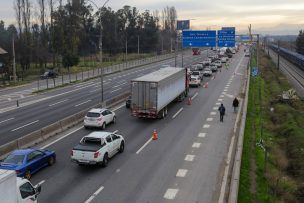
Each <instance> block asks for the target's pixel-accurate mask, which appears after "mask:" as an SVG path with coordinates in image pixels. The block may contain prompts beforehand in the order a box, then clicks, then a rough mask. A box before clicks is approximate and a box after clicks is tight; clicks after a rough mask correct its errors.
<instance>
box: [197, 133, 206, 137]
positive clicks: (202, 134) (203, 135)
mask: <svg viewBox="0 0 304 203" xmlns="http://www.w3.org/2000/svg"><path fill="white" fill-rule="evenodd" d="M197 137H203V138H204V137H206V133H199V134H198V136H197Z"/></svg>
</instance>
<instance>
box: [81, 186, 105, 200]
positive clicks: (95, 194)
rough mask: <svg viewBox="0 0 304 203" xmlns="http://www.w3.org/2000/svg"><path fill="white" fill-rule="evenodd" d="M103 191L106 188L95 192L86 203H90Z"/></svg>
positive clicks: (101, 187) (100, 188)
mask: <svg viewBox="0 0 304 203" xmlns="http://www.w3.org/2000/svg"><path fill="white" fill-rule="evenodd" d="M103 189H104V187H103V186H100V187H99V188H98V190H96V192H94V194H93V195H92V196H90V198H89V199H87V201H85V203H90V202H91V201H92V200H93V199H94V198H95V197H96V196H97V195H98V194H99V193H100V192H101V191H102V190H103Z"/></svg>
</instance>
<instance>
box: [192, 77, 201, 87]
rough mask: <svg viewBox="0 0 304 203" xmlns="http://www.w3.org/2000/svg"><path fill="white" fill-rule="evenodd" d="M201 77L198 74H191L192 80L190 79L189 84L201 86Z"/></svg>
mask: <svg viewBox="0 0 304 203" xmlns="http://www.w3.org/2000/svg"><path fill="white" fill-rule="evenodd" d="M201 82H202V81H201V78H200V76H198V75H191V76H190V81H189V86H195V87H199V86H201Z"/></svg>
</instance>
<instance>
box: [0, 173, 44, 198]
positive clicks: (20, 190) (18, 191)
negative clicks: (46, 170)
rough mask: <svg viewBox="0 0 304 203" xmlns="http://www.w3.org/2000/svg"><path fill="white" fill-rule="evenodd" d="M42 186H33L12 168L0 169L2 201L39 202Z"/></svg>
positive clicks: (0, 195)
mask: <svg viewBox="0 0 304 203" xmlns="http://www.w3.org/2000/svg"><path fill="white" fill-rule="evenodd" d="M40 191H41V186H40V185H38V186H37V187H33V185H32V184H31V183H30V181H29V180H27V179H24V178H19V177H17V176H16V172H15V171H12V170H3V169H0V197H1V200H0V202H1V203H37V196H38V195H39V193H40Z"/></svg>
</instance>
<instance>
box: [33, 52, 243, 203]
mask: <svg viewBox="0 0 304 203" xmlns="http://www.w3.org/2000/svg"><path fill="white" fill-rule="evenodd" d="M247 63H248V58H247V57H246V58H245V57H244V52H242V51H240V52H238V53H237V54H235V55H234V57H233V58H232V59H231V61H230V62H229V68H228V69H226V68H225V67H223V68H222V69H221V72H218V73H216V74H214V75H213V77H210V78H209V79H208V80H207V79H206V80H204V83H205V84H206V83H207V82H208V87H207V86H206V85H205V87H207V88H204V87H199V88H191V91H190V95H191V97H192V103H191V105H188V104H187V101H183V102H180V103H172V104H171V105H170V106H169V109H168V116H167V117H166V118H164V119H155V120H151V119H138V118H135V117H132V116H131V113H130V111H129V110H128V109H125V108H124V106H121V107H118V108H116V109H114V110H115V112H116V115H117V119H118V120H117V123H116V124H112V125H109V126H108V127H107V128H106V131H110V132H114V131H117V133H118V134H121V135H123V136H124V138H125V140H126V148H125V151H124V153H122V154H117V155H116V156H115V157H114V158H112V159H111V160H110V162H109V165H108V166H107V167H106V168H101V167H95V166H84V167H80V166H78V165H77V164H75V163H72V162H71V161H70V151H71V149H72V148H73V146H75V145H76V144H77V143H78V142H79V140H80V139H81V138H82V137H83V136H85V135H87V134H88V133H90V132H91V131H92V130H85V129H84V128H83V126H82V125H79V126H77V127H75V128H73V129H71V130H70V132H67V133H65V134H64V135H60V136H58V137H56V138H53V140H50V141H49V142H48V143H43V144H42V145H41V146H44V147H45V148H47V149H51V150H55V151H56V154H57V162H56V164H54V165H53V166H51V167H47V168H45V169H43V170H42V171H40V172H39V173H37V174H35V175H34V176H33V178H32V182H33V183H34V184H37V183H39V182H40V183H42V192H41V194H40V195H39V201H40V202H44V203H48V202H50V203H51V202H52V203H53V202H64V203H67V202H73V203H78V202H79V203H80V202H82V203H83V202H86V203H89V202H96V203H98V202H115V203H120V202H123V203H136V202H138V203H147V202H149V203H152V202H159V203H162V202H180V203H185V202H189V203H190V202H193V203H196V202H198V203H201V202H203V203H204V202H217V200H218V197H219V191H220V188H221V182H222V176H223V168H224V167H225V159H226V157H227V152H228V147H229V145H230V139H231V135H232V131H233V127H234V124H235V119H236V115H237V114H235V113H234V112H233V108H232V101H233V99H234V96H236V95H238V94H239V92H240V89H241V88H242V87H243V85H244V84H243V82H242V80H243V79H244V78H245V77H246V68H247ZM220 103H223V104H224V105H225V106H226V115H225V117H224V122H223V123H222V122H219V115H218V111H217V109H218V106H219V105H220ZM154 129H156V131H157V133H158V139H157V140H151V136H152V133H153V130H154Z"/></svg>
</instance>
